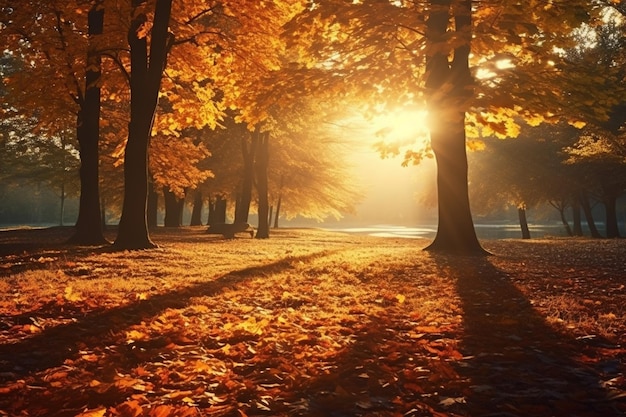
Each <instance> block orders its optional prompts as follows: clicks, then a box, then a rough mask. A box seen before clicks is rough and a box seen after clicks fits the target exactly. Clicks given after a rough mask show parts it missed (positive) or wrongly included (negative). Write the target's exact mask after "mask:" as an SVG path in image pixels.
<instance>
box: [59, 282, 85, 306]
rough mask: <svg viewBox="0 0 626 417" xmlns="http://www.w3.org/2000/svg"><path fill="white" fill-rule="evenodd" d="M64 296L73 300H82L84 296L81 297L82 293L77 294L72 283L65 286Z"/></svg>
mask: <svg viewBox="0 0 626 417" xmlns="http://www.w3.org/2000/svg"><path fill="white" fill-rule="evenodd" d="M63 298H65V299H66V300H67V301H73V302H75V301H81V300H82V299H83V297H81V296H80V294H77V293H75V292H74V289H73V288H72V286H71V285H68V286H67V287H65V291H64V293H63Z"/></svg>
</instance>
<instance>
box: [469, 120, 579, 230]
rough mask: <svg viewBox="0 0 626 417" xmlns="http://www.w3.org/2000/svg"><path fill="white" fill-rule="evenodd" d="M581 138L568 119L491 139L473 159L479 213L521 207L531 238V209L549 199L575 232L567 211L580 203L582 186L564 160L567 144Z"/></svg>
mask: <svg viewBox="0 0 626 417" xmlns="http://www.w3.org/2000/svg"><path fill="white" fill-rule="evenodd" d="M576 137H577V129H576V128H574V127H572V126H569V125H567V124H566V123H563V124H560V125H541V126H538V127H524V128H522V131H521V133H520V134H519V136H518V137H517V138H516V139H508V140H502V139H498V138H495V137H490V138H485V139H484V142H485V145H486V146H485V149H484V150H481V151H477V152H474V153H473V154H472V155H471V157H470V161H471V162H472V163H473V165H472V169H470V171H469V172H470V195H471V196H472V198H473V201H474V207H475V209H476V211H477V212H478V213H480V214H483V215H485V214H489V213H491V212H493V211H495V210H498V209H502V208H507V207H508V206H513V207H515V208H517V211H518V219H519V222H520V228H521V231H522V237H523V238H524V239H529V238H530V237H531V236H530V231H529V228H528V224H527V218H526V212H527V210H528V209H531V208H534V207H537V206H539V205H540V204H548V203H549V204H551V205H552V206H554V207H555V208H557V210H559V215H560V218H561V221H562V222H563V224H564V226H565V228H566V230H567V231H569V234H572V232H571V230H570V227H569V224H568V221H567V219H566V217H565V216H566V213H565V212H566V210H567V209H568V208H573V207H574V206H575V202H576V201H577V199H578V198H579V194H580V187H581V186H582V185H581V184H580V182H579V181H577V179H578V178H577V177H576V176H575V175H574V173H573V171H572V170H571V169H570V168H571V167H568V166H566V165H565V164H564V160H565V156H564V152H563V148H564V147H566V146H569V145H571V144H572V143H573V142H574V141H575V140H576ZM482 178H490V181H482V180H481V179H482Z"/></svg>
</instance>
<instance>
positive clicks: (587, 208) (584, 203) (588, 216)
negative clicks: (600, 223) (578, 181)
mask: <svg viewBox="0 0 626 417" xmlns="http://www.w3.org/2000/svg"><path fill="white" fill-rule="evenodd" d="M580 206H581V207H582V209H583V213H585V220H587V226H588V227H589V232H590V233H591V237H594V238H601V237H602V235H601V234H600V232H598V228H597V227H596V222H595V221H594V219H593V213H592V211H591V204H589V197H587V193H586V192H585V191H581V193H580Z"/></svg>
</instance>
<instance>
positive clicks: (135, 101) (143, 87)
mask: <svg viewBox="0 0 626 417" xmlns="http://www.w3.org/2000/svg"><path fill="white" fill-rule="evenodd" d="M144 3H145V0H132V6H133V18H132V21H131V25H130V29H129V32H128V43H129V45H130V65H131V76H130V94H131V100H130V123H129V124H128V141H127V143H126V150H125V154H124V203H123V206H122V217H121V218H120V224H119V231H118V235H117V239H116V241H115V246H116V247H117V248H118V249H149V248H154V247H156V245H155V244H154V243H153V242H152V240H151V239H150V235H149V233H148V224H147V216H146V206H147V199H148V145H149V143H150V135H151V132H152V124H153V120H154V115H155V112H156V107H157V103H158V98H159V89H160V86H161V77H162V74H163V70H164V69H165V66H166V61H167V54H168V51H169V47H170V45H171V37H170V35H169V33H168V27H169V20H170V14H171V9H172V0H156V5H155V12H154V22H153V24H152V34H151V41H150V54H149V55H148V42H147V38H146V37H145V36H143V37H140V36H139V30H140V29H141V28H142V27H143V25H144V24H146V23H147V20H148V18H147V15H146V13H145V12H141V11H140V10H141V9H140V6H142V5H143V4H144Z"/></svg>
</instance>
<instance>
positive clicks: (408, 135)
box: [370, 109, 430, 148]
mask: <svg viewBox="0 0 626 417" xmlns="http://www.w3.org/2000/svg"><path fill="white" fill-rule="evenodd" d="M427 119H428V112H427V111H426V110H408V109H403V110H399V111H395V112H390V113H386V114H381V115H378V116H376V117H374V118H373V119H372V120H371V122H370V124H371V129H372V131H373V138H372V143H378V142H384V143H386V144H392V145H398V146H414V147H415V148H424V147H425V146H427V145H428V144H429V142H430V135H429V132H428V121H427Z"/></svg>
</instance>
